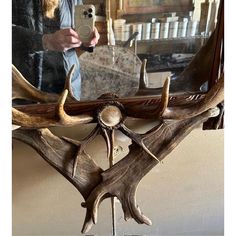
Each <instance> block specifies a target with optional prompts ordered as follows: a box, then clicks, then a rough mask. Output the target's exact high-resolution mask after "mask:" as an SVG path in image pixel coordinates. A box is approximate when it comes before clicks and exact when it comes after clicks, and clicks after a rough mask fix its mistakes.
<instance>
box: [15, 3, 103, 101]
mask: <svg viewBox="0 0 236 236" xmlns="http://www.w3.org/2000/svg"><path fill="white" fill-rule="evenodd" d="M77 4H82V1H81V0H13V1H12V23H13V27H12V63H13V64H14V65H15V66H16V67H17V68H18V69H19V71H20V72H21V73H22V74H23V76H24V77H25V78H26V79H27V80H28V81H29V82H30V83H31V84H32V85H34V86H35V87H36V88H38V89H41V90H43V91H46V92H53V93H60V92H62V90H63V88H64V83H65V77H66V74H68V71H69V69H70V68H71V66H72V65H73V64H75V65H76V70H75V73H74V75H73V78H72V92H73V95H74V96H75V97H76V98H77V99H78V100H79V99H80V93H81V92H80V91H81V76H80V66H79V61H78V58H77V55H76V50H75V48H77V47H80V46H81V41H80V39H79V35H78V34H77V32H76V31H74V30H73V26H74V5H77ZM98 38H99V34H98V32H97V30H96V28H95V30H94V37H93V39H92V40H91V41H90V43H89V44H88V45H86V46H94V45H95V44H97V42H98Z"/></svg>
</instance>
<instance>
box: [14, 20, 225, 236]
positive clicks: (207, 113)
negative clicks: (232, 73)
mask: <svg viewBox="0 0 236 236" xmlns="http://www.w3.org/2000/svg"><path fill="white" fill-rule="evenodd" d="M219 22H221V21H219ZM219 25H220V26H221V27H222V25H221V24H218V27H217V28H216V29H217V30H218V29H219ZM219 41H220V42H221V43H222V41H223V35H222V34H221V36H219V34H217V32H215V33H214V34H212V38H211V41H210V43H207V44H206V45H205V46H204V47H203V48H202V49H201V50H200V51H199V52H198V53H197V55H196V56H195V58H194V60H193V62H192V63H191V64H190V65H189V67H188V68H186V69H185V71H184V72H183V74H181V75H180V78H186V77H189V78H190V77H191V78H194V79H196V77H199V76H201V77H200V78H198V79H199V81H200V82H199V81H197V82H196V84H198V83H199V84H198V85H199V86H200V84H202V83H204V82H206V81H215V83H214V84H211V86H210V89H209V91H208V92H206V93H195V92H194V93H191V94H187V93H184V94H176V95H173V94H170V92H169V88H170V87H171V80H170V78H167V79H166V81H165V84H164V86H163V88H162V94H161V95H152V96H145V97H144V96H136V97H130V98H119V97H117V96H116V95H114V94H105V95H103V96H101V97H100V98H99V99H98V100H96V101H87V102H78V101H76V99H75V98H73V95H72V93H71V89H70V78H71V75H72V73H73V67H72V68H71V70H70V73H69V74H68V78H67V82H66V86H65V89H64V91H63V93H62V94H61V95H56V94H48V93H45V92H41V91H39V90H37V89H36V88H34V87H33V86H31V85H30V84H29V83H28V82H27V81H26V80H25V79H24V77H23V76H22V75H21V73H20V72H19V71H18V70H17V69H16V68H15V67H14V66H13V74H12V76H13V98H24V99H28V100H31V101H36V102H40V103H38V104H31V105H27V106H15V107H13V108H12V119H13V121H12V122H13V125H14V131H13V135H12V136H13V138H14V139H17V140H20V141H22V142H24V143H26V144H28V145H30V146H31V147H33V148H34V149H35V150H36V151H37V152H38V153H39V154H40V156H41V157H42V158H43V159H44V160H45V161H46V162H48V163H49V164H50V165H51V166H52V167H53V168H55V169H56V170H57V171H58V172H59V173H61V174H62V175H63V176H64V177H65V178H66V179H67V180H68V181H69V182H70V183H71V184H73V185H74V186H75V188H76V189H77V190H78V191H79V192H80V193H81V195H82V196H83V198H84V202H83V203H82V204H81V206H82V207H84V208H86V210H87V212H86V216H85V220H84V225H83V228H82V233H87V232H88V231H89V230H90V229H91V227H92V226H93V224H96V223H97V222H98V209H99V205H100V204H101V202H102V201H103V200H104V199H106V198H112V199H114V197H116V198H117V199H118V200H119V201H120V203H121V205H122V208H123V211H124V218H125V220H128V219H130V218H133V219H134V220H135V221H136V222H137V223H139V224H147V225H151V224H152V222H151V220H150V219H149V218H148V217H146V216H145V215H144V214H143V213H142V212H141V210H140V208H139V207H138V206H137V203H136V191H137V187H138V184H139V182H140V181H141V180H142V178H143V177H144V176H145V175H147V174H148V173H149V172H150V170H151V169H152V168H154V167H155V166H156V165H157V164H159V163H160V162H161V161H162V160H163V159H164V158H165V157H167V156H168V154H169V153H170V152H171V151H172V150H173V149H174V148H175V147H176V146H177V145H178V144H179V143H180V142H181V141H182V140H183V139H184V138H185V137H186V136H187V135H188V134H189V133H190V132H191V131H192V130H193V129H195V128H196V127H198V126H199V125H201V124H203V123H204V122H206V121H207V120H208V119H209V118H213V117H222V109H220V108H221V107H220V106H221V105H220V106H218V105H219V104H221V103H222V102H223V100H224V72H223V70H221V71H220V76H218V75H216V74H214V75H212V74H211V75H209V73H208V71H207V70H206V65H205V64H204V63H205V61H206V60H207V61H208V62H209V61H210V59H211V57H209V55H208V54H207V52H208V51H209V50H212V47H214V44H212V42H219ZM206 50H207V51H206ZM218 50H220V47H218ZM199 55H201V57H200V56H199ZM204 55H206V57H205V58H204V59H203V60H202V57H203V56H204ZM218 59H219V58H218ZM214 60H216V58H214ZM213 62H214V61H213ZM145 63H146V62H145V61H144V63H143V67H142V69H141V78H140V81H141V85H142V86H141V87H140V88H141V89H140V91H139V92H138V94H141V92H145V93H146V92H147V91H148V88H146V87H145V78H144V77H145V76H146V73H145ZM193 64H195V65H197V66H196V68H197V69H196V70H192V69H191V68H193ZM213 64H214V66H215V69H217V70H218V69H219V67H221V68H222V65H221V64H220V63H219V64H218V66H217V67H216V63H213ZM201 69H203V73H201V72H202V71H200V70H201ZM206 71H207V72H206ZM205 72H206V73H205ZM204 76H206V77H204ZM212 76H215V77H214V78H213V77H212ZM216 76H217V78H216ZM141 90H142V91H141ZM144 90H145V91H144ZM151 91H153V90H151ZM44 102H49V103H46V104H44ZM219 115H220V116H219ZM130 117H132V118H142V119H146V120H148V119H155V120H156V122H157V124H156V126H155V127H153V128H152V129H150V130H149V131H147V132H146V133H144V134H139V133H136V132H134V131H133V130H131V129H129V128H128V127H127V126H126V121H127V119H129V118H130ZM88 123H96V127H95V128H94V129H93V130H92V131H91V133H90V134H89V135H88V136H87V137H85V138H84V139H83V140H74V139H71V138H68V137H58V136H57V135H54V134H53V133H52V132H51V131H50V130H49V128H50V127H58V126H61V127H69V126H76V125H80V124H88ZM115 130H119V131H120V132H122V133H123V134H125V135H126V136H127V137H129V138H130V139H131V140H132V144H131V146H130V147H129V153H128V154H127V155H126V156H125V157H124V158H123V159H121V160H120V161H118V162H117V163H115V164H114V163H113V147H114V131H115ZM97 135H101V136H102V137H103V138H104V140H105V142H106V147H107V158H108V159H109V163H110V168H108V169H107V170H103V169H102V168H101V167H100V166H99V165H98V164H97V163H96V162H95V161H94V160H93V157H90V156H89V155H88V154H87V153H86V147H87V146H88V144H90V143H91V142H92V140H94V139H95V137H96V136H97Z"/></svg>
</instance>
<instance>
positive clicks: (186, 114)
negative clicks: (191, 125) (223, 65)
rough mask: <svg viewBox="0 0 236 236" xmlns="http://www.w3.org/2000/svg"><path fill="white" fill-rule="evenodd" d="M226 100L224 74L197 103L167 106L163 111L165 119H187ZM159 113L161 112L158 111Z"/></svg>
mask: <svg viewBox="0 0 236 236" xmlns="http://www.w3.org/2000/svg"><path fill="white" fill-rule="evenodd" d="M223 100H224V74H222V75H221V77H220V79H219V81H218V82H217V83H216V84H215V85H214V86H213V87H212V88H211V90H210V91H209V92H208V93H207V94H206V96H205V98H204V99H203V100H202V101H200V102H199V103H197V104H194V105H191V106H188V107H166V108H165V110H164V111H163V113H162V115H161V116H162V118H163V119H178V120H179V119H187V118H191V117H194V116H197V115H199V114H201V113H203V112H205V111H207V110H209V109H210V108H214V107H216V106H217V105H218V104H219V103H221V102H222V101H223ZM157 115H159V113H157Z"/></svg>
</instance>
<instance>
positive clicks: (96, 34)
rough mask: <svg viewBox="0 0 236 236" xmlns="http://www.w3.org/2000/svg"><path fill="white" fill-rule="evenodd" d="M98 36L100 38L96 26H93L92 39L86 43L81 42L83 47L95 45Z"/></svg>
mask: <svg viewBox="0 0 236 236" xmlns="http://www.w3.org/2000/svg"><path fill="white" fill-rule="evenodd" d="M99 38H100V34H99V33H98V30H97V28H96V27H94V31H93V37H92V39H91V40H90V42H88V43H83V45H84V46H85V47H95V45H96V44H97V43H98V40H99Z"/></svg>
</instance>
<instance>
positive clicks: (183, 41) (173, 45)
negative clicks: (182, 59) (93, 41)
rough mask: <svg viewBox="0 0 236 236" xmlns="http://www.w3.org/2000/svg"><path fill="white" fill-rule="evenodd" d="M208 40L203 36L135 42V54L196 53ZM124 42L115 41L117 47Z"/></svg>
mask: <svg viewBox="0 0 236 236" xmlns="http://www.w3.org/2000/svg"><path fill="white" fill-rule="evenodd" d="M207 39H208V38H207V37H203V36H195V37H186V38H173V39H152V40H139V41H137V54H172V53H196V52H197V51H198V50H199V49H200V48H201V47H202V46H203V44H204V43H205V42H206V40H207ZM124 43H125V42H122V41H117V44H118V45H123V44H124Z"/></svg>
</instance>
